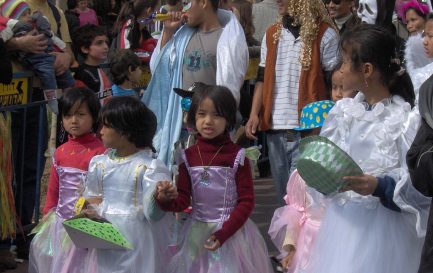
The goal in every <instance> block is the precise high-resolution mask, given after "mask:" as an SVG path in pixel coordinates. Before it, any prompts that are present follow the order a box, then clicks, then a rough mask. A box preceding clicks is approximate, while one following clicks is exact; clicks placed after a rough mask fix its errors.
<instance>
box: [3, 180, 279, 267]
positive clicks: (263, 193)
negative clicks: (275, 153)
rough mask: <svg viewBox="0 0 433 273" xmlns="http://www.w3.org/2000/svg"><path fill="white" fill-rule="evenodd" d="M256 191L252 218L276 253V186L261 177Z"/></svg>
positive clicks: (273, 253) (255, 183)
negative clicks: (273, 239)
mask: <svg viewBox="0 0 433 273" xmlns="http://www.w3.org/2000/svg"><path fill="white" fill-rule="evenodd" d="M254 189H255V193H256V207H255V208H254V211H253V213H252V215H251V219H252V220H253V221H254V222H255V223H256V225H257V226H258V228H259V229H260V232H261V233H262V235H263V237H264V238H265V241H266V244H267V246H268V250H269V253H270V254H271V255H275V254H276V253H277V252H276V248H275V247H274V246H273V244H272V242H271V241H270V238H269V236H268V232H267V231H268V228H269V224H270V222H271V219H272V215H273V213H274V210H275V209H276V208H277V207H278V202H277V198H276V194H275V191H274V186H273V184H272V179H271V178H259V179H256V180H255V181H254ZM27 267H28V262H27V261H24V263H22V264H19V265H18V268H17V269H16V270H10V271H6V272H7V273H27Z"/></svg>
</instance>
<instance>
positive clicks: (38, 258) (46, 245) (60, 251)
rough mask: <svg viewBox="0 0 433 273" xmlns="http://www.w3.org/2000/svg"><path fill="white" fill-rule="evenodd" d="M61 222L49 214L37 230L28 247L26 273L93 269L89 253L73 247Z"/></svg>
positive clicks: (72, 271) (93, 264)
mask: <svg viewBox="0 0 433 273" xmlns="http://www.w3.org/2000/svg"><path fill="white" fill-rule="evenodd" d="M64 220H65V219H63V218H61V217H59V216H58V215H57V214H56V213H55V212H54V211H52V212H50V213H49V214H47V216H46V217H44V220H43V222H41V223H40V224H39V226H38V227H37V229H38V232H37V233H36V235H35V237H34V238H33V240H32V243H31V245H30V254H29V270H28V272H29V273H51V272H52V273H83V272H91V271H87V269H86V268H92V269H93V268H95V266H96V261H95V260H94V259H92V258H91V256H90V252H89V251H88V250H87V249H81V248H77V247H75V245H74V244H73V242H72V241H71V239H70V238H69V236H68V234H67V233H66V230H65V228H64V227H63V221H64Z"/></svg>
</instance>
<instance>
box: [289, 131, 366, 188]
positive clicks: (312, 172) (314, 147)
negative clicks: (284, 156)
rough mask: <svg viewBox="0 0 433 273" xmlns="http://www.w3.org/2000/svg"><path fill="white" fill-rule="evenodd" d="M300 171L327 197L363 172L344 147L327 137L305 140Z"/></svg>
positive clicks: (301, 174)
mask: <svg viewBox="0 0 433 273" xmlns="http://www.w3.org/2000/svg"><path fill="white" fill-rule="evenodd" d="M299 151H300V155H299V158H298V162H297V164H296V168H297V169H298V172H299V175H300V176H301V177H302V179H304V181H305V183H306V184H307V185H308V186H310V187H312V188H315V189H316V190H317V191H319V192H321V193H323V194H325V195H327V194H331V193H334V192H337V191H338V190H340V189H341V188H342V187H343V186H344V185H345V184H346V182H345V181H343V180H342V179H343V177H345V176H362V174H363V172H362V169H361V168H360V167H359V166H358V164H356V162H355V161H353V159H352V158H351V157H350V156H349V155H348V154H347V153H346V152H344V151H343V150H342V149H340V147H338V146H337V145H336V144H335V143H333V142H332V141H331V140H329V139H327V138H326V137H323V136H311V137H306V138H304V139H302V140H301V142H300V145H299Z"/></svg>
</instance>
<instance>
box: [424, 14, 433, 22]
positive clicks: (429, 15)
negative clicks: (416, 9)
mask: <svg viewBox="0 0 433 273" xmlns="http://www.w3.org/2000/svg"><path fill="white" fill-rule="evenodd" d="M429 20H433V13H432V12H430V13H429V14H427V16H426V17H425V21H426V22H427V21H429Z"/></svg>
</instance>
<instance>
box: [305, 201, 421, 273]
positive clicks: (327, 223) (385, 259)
mask: <svg viewBox="0 0 433 273" xmlns="http://www.w3.org/2000/svg"><path fill="white" fill-rule="evenodd" d="M415 221H416V220H415V217H414V216H413V215H410V214H408V213H407V212H396V211H392V210H390V209H387V208H385V207H384V206H382V204H380V203H379V202H375V203H368V204H367V203H363V202H362V201H361V202H357V201H350V200H349V201H347V202H346V203H345V204H340V203H338V200H332V201H331V202H330V204H329V206H328V208H327V211H326V214H325V217H324V219H323V222H322V225H321V228H320V230H319V234H318V235H317V240H316V244H315V246H314V248H313V251H312V253H311V259H312V264H311V266H312V268H311V270H308V272H314V273H349V272H350V273H416V272H417V271H418V266H419V261H420V255H421V250H422V246H423V243H424V237H423V238H419V237H418V236H417V233H416V229H415Z"/></svg>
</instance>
